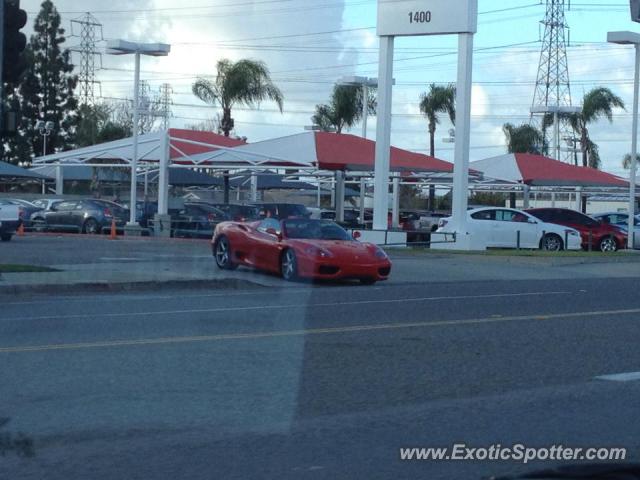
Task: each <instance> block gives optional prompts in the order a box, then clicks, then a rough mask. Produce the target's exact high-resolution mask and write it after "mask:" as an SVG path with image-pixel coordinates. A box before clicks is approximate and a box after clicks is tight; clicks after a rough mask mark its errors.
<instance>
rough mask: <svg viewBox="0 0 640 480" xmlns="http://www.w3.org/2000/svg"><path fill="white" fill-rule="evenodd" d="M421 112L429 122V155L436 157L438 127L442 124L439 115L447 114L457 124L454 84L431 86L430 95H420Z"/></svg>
mask: <svg viewBox="0 0 640 480" xmlns="http://www.w3.org/2000/svg"><path fill="white" fill-rule="evenodd" d="M420 112H422V114H423V115H424V116H425V117H427V120H428V121H429V155H431V156H432V157H433V156H435V136H436V125H438V124H439V123H440V118H439V117H438V114H440V113H446V114H447V115H449V120H451V123H453V124H454V125H455V123H456V87H455V85H453V84H451V83H450V84H449V85H446V86H440V85H435V84H433V83H432V84H431V85H430V86H429V93H423V94H422V95H420Z"/></svg>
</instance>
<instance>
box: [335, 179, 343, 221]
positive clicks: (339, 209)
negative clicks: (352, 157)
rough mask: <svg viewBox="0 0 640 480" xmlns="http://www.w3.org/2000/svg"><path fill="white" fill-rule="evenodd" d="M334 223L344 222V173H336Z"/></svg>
mask: <svg viewBox="0 0 640 480" xmlns="http://www.w3.org/2000/svg"><path fill="white" fill-rule="evenodd" d="M335 207H336V221H337V222H344V172H343V171H342V170H338V171H337V172H336V205H335Z"/></svg>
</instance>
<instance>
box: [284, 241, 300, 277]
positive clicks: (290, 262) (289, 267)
mask: <svg viewBox="0 0 640 480" xmlns="http://www.w3.org/2000/svg"><path fill="white" fill-rule="evenodd" d="M280 273H281V274H282V278H284V279H285V280H287V281H292V280H295V279H296V277H297V276H298V261H297V259H296V253H295V252H294V251H293V250H291V249H288V250H285V251H284V252H283V253H282V257H281V259H280Z"/></svg>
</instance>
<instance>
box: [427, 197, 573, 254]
mask: <svg viewBox="0 0 640 480" xmlns="http://www.w3.org/2000/svg"><path fill="white" fill-rule="evenodd" d="M450 224H451V217H447V218H443V219H441V220H440V222H439V223H438V230H437V232H438V233H453V230H452V229H451V227H450ZM447 227H449V228H447ZM466 230H467V232H469V233H470V234H471V235H476V236H478V237H481V238H483V239H484V241H485V244H486V246H487V248H518V247H519V248H526V249H538V248H540V249H542V250H550V251H557V250H564V249H565V248H566V249H567V250H580V249H581V245H580V233H579V232H578V231H577V230H575V229H573V228H568V227H564V226H562V225H556V224H554V223H545V222H543V221H541V220H539V219H537V218H535V217H534V216H532V215H529V214H528V213H527V212H523V211H522V210H516V209H513V208H501V207H485V208H474V209H472V210H469V211H467V228H466ZM518 243H519V244H518Z"/></svg>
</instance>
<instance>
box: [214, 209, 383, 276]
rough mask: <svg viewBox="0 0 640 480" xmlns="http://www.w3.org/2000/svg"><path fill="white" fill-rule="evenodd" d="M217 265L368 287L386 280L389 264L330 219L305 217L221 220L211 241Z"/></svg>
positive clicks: (374, 248)
mask: <svg viewBox="0 0 640 480" xmlns="http://www.w3.org/2000/svg"><path fill="white" fill-rule="evenodd" d="M211 246H212V250H213V256H214V257H215V261H216V264H217V265H218V267H219V268H222V269H227V270H229V269H234V268H237V267H238V265H245V266H247V267H252V268H257V269H260V270H266V271H269V272H273V273H277V274H280V275H282V277H283V278H284V279H285V280H294V279H296V278H313V279H344V278H354V279H358V280H360V282H362V283H364V284H368V285H369V284H373V283H375V282H377V281H379V280H386V279H387V278H388V277H389V273H390V272H391V261H390V260H389V258H388V257H387V254H386V253H385V252H384V250H382V249H381V248H380V247H378V246H377V245H374V244H371V243H361V242H358V241H357V240H354V239H353V238H352V237H351V236H350V235H349V234H348V233H347V232H346V231H345V230H344V229H343V228H342V227H340V226H339V225H337V224H336V223H334V222H332V221H329V220H314V219H307V218H296V219H285V220H277V219H275V218H265V219H264V220H262V221H259V222H253V223H239V222H222V223H220V224H218V226H216V229H215V232H214V235H213V239H212V241H211Z"/></svg>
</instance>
